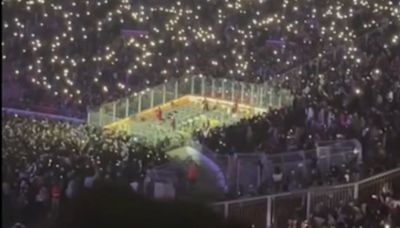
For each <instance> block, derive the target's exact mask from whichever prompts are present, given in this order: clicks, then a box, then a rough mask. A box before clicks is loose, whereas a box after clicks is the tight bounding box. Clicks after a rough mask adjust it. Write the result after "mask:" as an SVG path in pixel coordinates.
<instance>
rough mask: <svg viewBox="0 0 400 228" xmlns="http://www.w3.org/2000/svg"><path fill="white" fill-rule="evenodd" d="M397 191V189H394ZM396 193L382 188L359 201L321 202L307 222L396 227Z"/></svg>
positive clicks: (398, 211)
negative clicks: (329, 203) (337, 203)
mask: <svg viewBox="0 0 400 228" xmlns="http://www.w3.org/2000/svg"><path fill="white" fill-rule="evenodd" d="M396 191H398V189H396ZM399 199H400V198H399V195H398V193H396V192H394V191H392V190H389V189H387V188H384V189H382V190H381V192H377V193H376V194H373V195H371V196H370V198H369V199H364V200H362V201H361V200H360V201H359V202H353V201H350V202H340V204H339V205H335V206H333V205H327V204H326V203H323V202H321V203H320V204H318V205H317V206H316V207H315V208H313V213H312V216H311V218H310V219H308V221H307V223H308V224H309V226H310V227H317V228H318V227H397V226H399V225H400V220H399V218H400V201H399Z"/></svg>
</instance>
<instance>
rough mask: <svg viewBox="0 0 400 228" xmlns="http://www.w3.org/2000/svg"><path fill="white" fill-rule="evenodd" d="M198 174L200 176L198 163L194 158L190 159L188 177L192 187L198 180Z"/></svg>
mask: <svg viewBox="0 0 400 228" xmlns="http://www.w3.org/2000/svg"><path fill="white" fill-rule="evenodd" d="M197 176H198V172H197V165H196V163H195V162H194V161H193V160H190V161H189V165H188V169H187V179H188V182H189V187H190V188H191V189H192V188H193V186H194V185H195V184H196V182H197Z"/></svg>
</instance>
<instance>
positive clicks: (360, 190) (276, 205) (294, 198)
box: [212, 168, 400, 228]
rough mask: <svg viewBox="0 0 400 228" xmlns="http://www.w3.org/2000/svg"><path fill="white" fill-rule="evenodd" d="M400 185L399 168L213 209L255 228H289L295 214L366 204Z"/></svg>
mask: <svg viewBox="0 0 400 228" xmlns="http://www.w3.org/2000/svg"><path fill="white" fill-rule="evenodd" d="M399 185H400V168H396V169H393V170H390V171H387V172H385V173H382V174H379V175H376V176H373V177H370V178H367V179H364V180H361V181H358V182H355V183H351V184H345V185H338V186H332V187H321V188H313V189H309V190H303V191H297V192H289V193H281V194H275V195H267V196H260V197H254V198H247V199H239V200H232V201H226V202H220V203H215V204H214V205H212V207H213V208H214V209H215V211H217V212H219V213H221V214H223V215H224V216H225V218H234V219H239V220H241V221H244V222H247V223H249V224H252V225H253V227H254V228H271V227H286V226H287V221H288V220H289V219H291V218H292V217H291V216H293V214H295V213H296V214H297V215H300V216H301V217H303V218H304V219H305V218H308V217H309V216H310V214H311V213H312V210H313V208H314V207H315V206H316V205H317V204H319V203H321V202H323V203H325V204H327V205H330V206H336V205H339V204H340V203H341V202H346V201H349V200H360V201H366V200H367V199H369V198H370V197H371V195H372V194H378V193H379V192H380V191H381V190H382V189H383V187H386V188H389V189H391V188H394V187H395V186H397V188H398V187H400V186H399Z"/></svg>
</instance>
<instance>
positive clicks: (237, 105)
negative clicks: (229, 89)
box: [232, 98, 239, 113]
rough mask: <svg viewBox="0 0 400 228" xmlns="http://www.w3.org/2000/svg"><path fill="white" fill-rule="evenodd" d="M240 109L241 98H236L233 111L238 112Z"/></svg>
mask: <svg viewBox="0 0 400 228" xmlns="http://www.w3.org/2000/svg"><path fill="white" fill-rule="evenodd" d="M238 109H239V99H237V98H236V100H235V103H234V104H233V107H232V113H236V112H237V111H238Z"/></svg>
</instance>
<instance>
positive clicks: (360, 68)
mask: <svg viewBox="0 0 400 228" xmlns="http://www.w3.org/2000/svg"><path fill="white" fill-rule="evenodd" d="M2 9H3V10H2V12H3V15H4V16H3V18H4V22H3V24H2V26H3V27H2V29H3V33H2V65H3V66H4V69H3V71H2V77H7V78H9V79H10V80H9V83H17V84H18V85H19V86H20V87H22V88H24V90H25V91H26V92H25V94H24V96H23V97H22V100H17V101H13V100H10V101H7V102H9V103H14V102H20V103H23V105H24V106H26V107H28V106H30V105H37V104H40V105H45V106H53V107H56V108H59V109H63V110H69V112H71V110H74V111H78V112H81V113H82V112H85V109H86V107H88V106H89V107H90V106H96V105H99V104H101V103H103V102H106V101H110V100H114V99H116V98H118V97H121V96H126V95H128V94H131V93H133V92H135V91H140V90H142V89H145V88H148V87H150V86H153V85H157V84H160V83H163V82H165V81H166V80H174V79H175V78H177V77H181V76H186V75H206V76H211V77H225V78H233V79H237V80H243V81H251V82H262V81H266V80H270V81H271V82H272V83H274V84H275V85H276V86H277V87H282V88H288V89H289V90H290V91H291V92H292V93H293V95H294V96H295V99H294V101H293V105H292V106H291V107H284V108H282V109H273V110H272V109H271V110H269V112H268V113H264V114H261V115H259V116H255V117H252V118H250V119H243V120H241V121H240V122H239V123H238V124H237V125H234V126H229V127H225V126H223V127H220V128H216V129H212V130H211V131H210V132H207V133H204V134H203V133H201V134H199V135H198V137H199V139H200V141H201V142H203V143H204V144H205V145H207V146H208V147H210V148H211V149H212V150H214V151H216V152H218V153H227V154H229V153H236V152H254V151H262V152H268V153H279V152H283V151H288V150H299V149H310V148H313V147H314V145H315V142H316V141H318V140H330V139H338V138H356V139H358V140H359V141H360V142H362V144H363V158H364V159H365V162H366V164H367V166H368V167H370V168H372V169H376V170H382V169H385V168H384V166H390V167H391V166H393V164H396V163H398V161H399V157H400V156H399V154H398V152H399V151H398V148H400V145H399V142H400V141H399V140H398V139H397V138H398V136H399V135H400V110H399V107H400V84H399V81H400V78H399V77H400V67H399V66H400V55H399V54H400V53H399V52H400V47H399V36H398V34H399V19H400V12H399V1H398V0H392V1H384V2H379V3H378V2H373V1H335V2H332V1H328V0H321V1H315V2H313V3H310V2H308V1H303V0H299V1H288V0H284V1H283V2H282V1H275V0H273V1H263V0H260V1H241V0H232V1H218V0H207V1H204V0H202V1H196V2H193V1H176V2H167V3H160V2H157V1H127V0H120V1H108V0H103V1H92V0H88V1H43V0H31V1H14V0H5V1H2ZM366 34H368V35H366ZM311 59H314V60H315V61H317V62H318V67H316V65H315V61H314V62H309V61H310V60H311ZM305 62H306V63H307V64H305V65H303V64H304V63H305ZM299 65H301V67H300V68H295V67H298V66H299ZM293 68H295V69H296V70H295V71H288V70H290V69H293ZM285 72H290V73H285ZM2 118H3V121H2V142H3V143H2V159H3V161H2V164H3V166H2V171H3V172H2V199H3V205H2V206H3V210H2V211H3V225H4V227H6V226H9V225H11V224H12V223H14V222H15V221H20V222H22V223H25V224H35V223H37V222H38V221H39V220H41V218H43V217H46V216H47V215H48V212H54V211H56V210H51V209H55V208H58V207H59V206H60V204H61V205H62V204H63V202H64V201H67V200H68V199H70V198H72V197H73V196H74V195H76V194H77V192H79V191H80V190H82V189H85V188H91V187H92V186H94V185H102V184H104V183H110V182H111V183H114V184H117V185H119V184H121V185H129V184H131V183H135V182H138V183H141V182H143V180H144V178H145V176H146V171H147V170H148V169H151V168H152V167H154V166H156V165H159V164H163V163H165V162H166V161H168V160H169V158H168V156H167V155H166V154H165V153H164V147H165V145H163V144H162V143H161V144H160V145H157V146H154V147H153V146H148V145H144V144H142V143H140V142H138V141H137V140H135V138H134V137H131V136H129V135H127V134H125V133H119V132H118V133H117V132H112V131H109V130H99V129H97V128H94V127H91V126H87V125H78V126H75V125H73V124H68V123H62V122H54V121H48V120H40V119H31V118H25V117H15V116H10V115H3V116H2ZM243 139H246V140H243ZM372 161H374V162H372ZM388 161H390V162H388ZM377 166H382V167H377ZM277 172H278V173H279V170H278V171H277ZM347 207H348V206H343V207H341V208H340V209H339V213H338V212H337V210H328V209H316V212H315V214H314V215H315V216H314V217H313V219H312V221H310V222H311V223H314V222H316V223H321V224H323V223H330V225H333V226H336V227H340V226H341V225H339V223H347V224H353V223H354V219H348V218H342V217H343V216H338V215H337V214H343V213H344V212H343V211H346V210H348V208H347ZM326 211H329V212H326ZM351 211H356V212H357V213H356V215H355V216H354V217H353V218H356V220H357V221H360V220H363V219H364V220H368V219H369V218H371V216H367V215H370V214H369V213H371V211H373V210H369V209H367V210H366V211H365V210H364V207H363V206H361V207H352V209H351ZM346 213H347V212H346ZM359 214H361V217H360V216H359ZM363 215H364V216H363ZM317 217H319V218H317ZM371 227H374V226H373V225H371Z"/></svg>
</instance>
